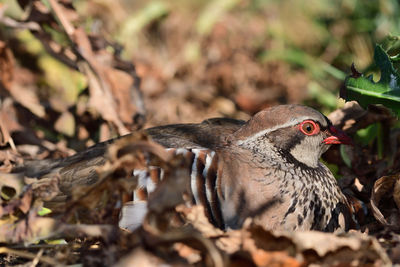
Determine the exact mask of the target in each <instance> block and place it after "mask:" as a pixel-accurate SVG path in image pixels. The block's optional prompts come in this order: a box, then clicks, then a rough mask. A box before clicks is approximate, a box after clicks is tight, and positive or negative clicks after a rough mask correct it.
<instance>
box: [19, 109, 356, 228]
mask: <svg viewBox="0 0 400 267" xmlns="http://www.w3.org/2000/svg"><path fill="white" fill-rule="evenodd" d="M145 132H146V133H147V134H148V135H150V136H151V137H152V139H153V140H154V141H155V142H157V143H159V144H161V145H163V146H164V147H166V148H167V149H169V150H172V151H173V152H174V153H176V154H183V155H185V157H188V159H189V160H190V161H191V169H190V184H191V191H192V195H193V202H195V203H197V204H201V205H203V206H204V208H205V212H206V215H207V216H208V218H209V219H210V221H211V222H212V223H213V224H214V225H216V226H218V227H220V228H222V229H229V228H238V227H240V226H241V225H242V224H243V222H244V220H245V219H246V218H248V217H251V218H254V220H255V221H256V222H258V223H260V224H261V225H263V226H264V227H265V228H267V229H277V230H289V231H293V230H320V231H329V232H332V231H336V230H347V229H349V227H350V225H351V224H353V218H352V215H351V212H350V211H351V208H350V207H349V204H348V202H347V200H346V197H345V196H344V195H343V194H342V192H341V190H340V188H339V186H338V184H337V182H336V180H335V178H334V176H333V175H332V173H331V172H330V171H329V169H328V168H327V167H326V166H325V165H323V164H322V163H321V162H320V161H319V158H320V157H321V155H322V153H324V152H325V151H326V150H327V149H328V148H329V146H330V145H331V144H340V143H350V141H351V140H350V139H349V138H348V137H347V136H346V135H344V133H343V132H341V131H339V130H337V129H336V128H334V127H333V126H332V125H331V123H330V121H329V120H328V119H327V118H326V117H325V116H323V115H322V114H321V113H319V112H318V111H316V110H314V109H312V108H309V107H305V106H301V105H281V106H276V107H273V108H269V109H266V110H262V111H260V112H259V113H257V114H256V115H254V116H253V117H252V118H251V119H250V120H249V121H247V122H244V121H239V120H232V119H223V118H222V119H210V120H206V121H204V122H202V123H199V124H175V125H166V126H159V127H154V128H150V129H147V130H145ZM122 138H124V137H122ZM106 148H107V144H105V143H103V144H100V145H97V146H95V147H94V148H92V149H88V150H87V151H86V152H81V153H78V154H77V155H75V156H72V157H70V158H67V159H65V160H62V161H57V162H52V163H51V164H50V163H48V162H45V163H44V164H37V163H35V164H32V166H33V167H32V168H25V169H26V173H28V175H29V176H31V177H38V176H43V175H46V173H48V172H54V171H57V172H59V173H60V175H61V176H62V178H63V179H64V180H73V179H76V177H77V176H79V175H86V176H87V177H85V178H84V179H80V180H82V181H86V182H89V183H92V182H94V181H96V175H97V174H96V172H95V171H94V169H95V168H94V167H95V166H96V165H101V164H102V163H104V161H105V160H104V152H105V150H106ZM46 166H47V169H46ZM134 176H136V177H137V178H138V181H139V187H138V188H137V190H136V191H135V194H134V202H133V204H130V205H127V206H125V208H124V209H123V212H122V215H123V216H122V219H121V221H120V225H121V226H122V227H125V228H130V229H132V228H135V227H137V226H138V225H140V223H141V220H142V219H143V216H144V214H145V213H146V210H147V206H146V205H147V204H146V202H145V201H144V200H145V198H146V196H147V195H148V193H150V192H151V191H153V190H154V188H155V187H156V184H157V182H158V181H159V180H160V179H162V176H163V170H161V169H159V168H157V167H154V166H148V169H147V170H136V171H134ZM81 178H82V177H81ZM70 184H71V185H72V187H73V185H74V183H73V182H72V183H70ZM69 187H71V186H69ZM61 189H62V190H63V192H66V193H68V191H70V190H72V188H64V189H63V188H61Z"/></svg>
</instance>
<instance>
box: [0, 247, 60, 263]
mask: <svg viewBox="0 0 400 267" xmlns="http://www.w3.org/2000/svg"><path fill="white" fill-rule="evenodd" d="M2 253H5V254H13V255H16V256H19V257H22V258H26V259H33V260H35V259H36V258H37V255H36V254H33V253H29V252H26V251H20V250H14V249H10V248H7V247H0V254H2ZM39 261H41V262H44V263H46V264H49V265H53V266H65V265H64V264H61V263H60V262H58V261H56V260H54V259H53V258H50V257H47V256H40V257H39Z"/></svg>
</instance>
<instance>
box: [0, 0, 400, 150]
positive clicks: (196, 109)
mask: <svg viewBox="0 0 400 267" xmlns="http://www.w3.org/2000/svg"><path fill="white" fill-rule="evenodd" d="M20 2H21V1H20ZM22 2H23V1H22ZM44 2H46V1H44ZM60 2H61V3H63V2H64V3H70V2H71V1H60ZM71 4H72V6H73V8H75V10H76V13H73V14H71V12H70V14H68V15H69V18H70V20H71V22H72V24H73V25H75V26H80V27H83V28H84V30H85V32H86V33H87V34H88V35H93V36H101V37H102V38H103V39H105V40H107V41H109V42H110V43H114V42H118V44H120V46H119V45H106V46H104V51H106V52H108V53H112V54H118V56H120V57H121V58H123V59H124V60H126V61H128V62H131V63H133V64H134V66H135V69H136V74H137V76H138V77H140V81H141V85H140V89H141V92H142V94H143V103H144V106H145V118H146V123H145V124H144V126H145V127H148V126H153V125H159V124H166V123H177V122H200V121H202V120H203V119H205V118H208V117H215V116H228V117H235V118H240V119H247V118H249V116H251V115H252V114H254V113H255V112H257V111H259V110H260V109H262V108H265V107H268V106H272V105H277V104H284V103H304V104H308V105H310V106H313V107H315V108H317V109H319V110H320V111H322V112H323V113H325V114H328V113H329V112H331V111H333V110H335V109H336V108H338V107H340V106H342V105H343V103H344V101H343V100H340V99H339V98H338V92H339V89H340V86H341V85H342V84H343V82H344V79H345V77H346V75H347V74H348V73H349V72H350V66H351V64H352V63H353V62H354V63H355V65H356V67H357V69H358V70H359V71H365V70H368V69H369V68H370V67H371V63H372V58H373V50H374V44H375V43H382V42H383V43H384V42H385V40H386V38H387V36H388V35H390V34H391V35H399V29H400V16H399V14H400V7H399V3H398V1H396V0H380V1H373V0H363V1H356V0H337V1H331V0H324V1H322V0H283V1H282V0H270V1H263V0H212V1H211V0H210V1H195V0H192V1H188V0H175V1H163V0H161V1H159V0H148V1H144V0H135V1H128V0H125V1H124V0H113V1H107V0H89V1H80V0H76V1H72V2H71ZM2 10H3V12H4V14H3V18H4V17H9V18H12V19H15V20H21V19H22V18H24V19H26V18H27V13H28V12H29V11H27V10H25V11H24V10H22V9H21V7H20V6H19V5H18V2H17V1H12V0H6V1H4V2H3V4H2ZM0 30H1V31H0V37H1V39H3V40H5V41H6V43H7V44H8V47H9V49H10V50H11V51H12V53H13V55H14V57H15V64H14V66H15V68H16V69H17V70H16V71H14V74H13V75H14V77H15V79H17V80H20V81H21V80H22V81H23V82H22V83H24V84H25V85H26V84H29V87H30V88H31V89H32V90H31V92H34V93H33V94H34V97H36V98H37V99H38V101H37V103H38V105H39V106H41V107H42V108H41V109H40V108H39V111H38V109H37V108H36V109H35V108H33V107H32V105H27V104H22V106H23V108H24V109H26V111H24V114H25V115H24V116H25V117H26V116H28V117H29V118H30V119H29V120H28V121H29V123H30V125H29V124H28V125H23V123H22V122H21V121H20V124H21V125H23V126H30V127H31V128H32V129H34V130H35V131H36V134H38V136H39V137H40V136H42V137H45V139H48V140H51V141H52V142H59V141H60V140H64V141H65V142H64V144H65V146H67V147H71V148H72V149H75V150H76V149H81V148H82V147H84V146H88V145H91V144H93V143H96V142H98V141H102V140H105V139H108V138H110V137H113V136H116V135H118V134H121V131H118V130H117V128H118V127H113V126H112V124H110V123H104V121H105V119H104V116H98V115H96V111H93V110H91V109H90V108H88V107H86V106H85V105H86V103H87V102H88V101H89V98H90V94H89V93H88V92H87V87H88V77H87V76H86V75H83V74H82V73H80V72H79V71H77V70H73V69H71V68H69V67H68V66H66V65H65V64H62V63H60V61H57V60H55V59H54V58H53V57H51V56H50V55H49V54H48V52H46V50H45V49H44V48H43V42H42V43H41V42H39V41H38V40H37V38H35V36H33V35H32V33H31V32H30V31H28V30H22V29H18V30H16V29H15V28H14V29H11V28H10V27H7V26H4V25H1V26H0ZM45 30H46V28H45ZM47 31H48V33H49V35H51V36H52V39H53V41H54V40H55V41H56V42H57V43H59V44H63V43H65V34H61V33H60V32H57V31H56V30H54V29H52V28H51V27H48V28H47ZM67 45H68V44H67ZM14 99H16V97H15V96H14ZM16 102H19V103H20V104H21V101H18V100H16ZM60 107H65V108H60ZM82 107H83V108H82ZM18 109H19V108H18ZM82 109H84V110H85V112H79V110H82ZM40 110H42V111H40ZM86 111H87V112H89V113H90V116H86V115H87V112H86ZM18 112H19V113H20V112H21V111H20V110H18ZM65 114H67V115H65ZM85 116H86V117H85ZM20 117H21V116H20ZM135 123H137V121H136V122H135V120H132V121H131V122H129V123H125V126H126V128H127V129H128V130H129V131H131V130H133V129H136V128H138V126H137V125H136V126H135ZM141 126H143V125H140V127H141ZM105 129H107V130H105ZM77 140H79V141H77Z"/></svg>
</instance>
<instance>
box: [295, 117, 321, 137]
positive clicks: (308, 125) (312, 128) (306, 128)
mask: <svg viewBox="0 0 400 267" xmlns="http://www.w3.org/2000/svg"><path fill="white" fill-rule="evenodd" d="M299 126H300V127H299V128H300V131H301V132H302V133H303V134H305V135H314V134H317V133H319V125H318V124H316V123H315V122H314V121H311V120H306V121H303V122H302V123H300V125H299Z"/></svg>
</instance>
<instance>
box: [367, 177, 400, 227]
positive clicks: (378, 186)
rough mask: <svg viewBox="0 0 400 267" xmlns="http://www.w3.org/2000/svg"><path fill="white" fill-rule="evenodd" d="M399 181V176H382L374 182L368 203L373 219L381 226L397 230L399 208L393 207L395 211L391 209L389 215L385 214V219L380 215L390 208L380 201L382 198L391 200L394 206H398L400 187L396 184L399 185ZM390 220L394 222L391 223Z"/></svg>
mask: <svg viewBox="0 0 400 267" xmlns="http://www.w3.org/2000/svg"><path fill="white" fill-rule="evenodd" d="M399 180H400V175H399V174H395V175H391V176H383V177H381V178H379V179H378V180H376V182H375V183H374V187H373V190H372V194H371V202H370V203H371V209H372V213H373V214H374V217H375V219H377V220H378V221H379V222H380V223H381V224H383V225H385V226H391V227H395V228H398V224H397V223H398V222H399V218H400V210H399V207H398V206H397V207H395V209H396V211H394V210H393V209H391V210H390V212H389V213H386V215H387V217H385V216H384V214H383V213H382V211H383V208H385V209H388V208H390V207H389V205H387V204H383V203H381V201H382V200H383V198H393V199H394V201H395V202H396V204H398V201H399V199H398V198H399V195H400V192H399V191H400V190H399V189H400V187H399V186H398V185H397V184H398V183H399ZM396 185H397V186H396ZM385 203H386V202H385ZM388 220H389V221H388ZM392 220H395V221H394V222H392Z"/></svg>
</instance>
